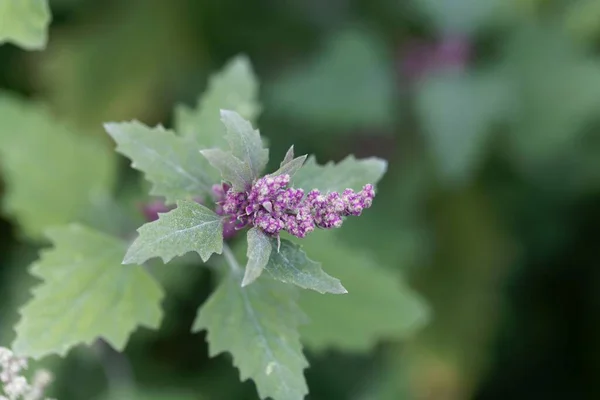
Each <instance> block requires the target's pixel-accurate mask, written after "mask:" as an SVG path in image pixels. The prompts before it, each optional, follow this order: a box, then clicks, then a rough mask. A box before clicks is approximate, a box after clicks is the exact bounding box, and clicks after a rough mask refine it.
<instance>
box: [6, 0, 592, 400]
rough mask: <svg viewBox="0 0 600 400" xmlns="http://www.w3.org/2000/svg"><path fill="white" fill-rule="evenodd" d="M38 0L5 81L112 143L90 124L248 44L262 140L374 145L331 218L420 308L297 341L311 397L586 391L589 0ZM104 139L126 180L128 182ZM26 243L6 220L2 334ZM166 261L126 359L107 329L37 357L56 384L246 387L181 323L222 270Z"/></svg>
mask: <svg viewBox="0 0 600 400" xmlns="http://www.w3.org/2000/svg"><path fill="white" fill-rule="evenodd" d="M50 4H51V8H52V13H53V22H52V24H51V28H50V32H49V45H48V48H47V49H46V50H44V51H40V52H25V51H23V50H21V49H19V48H17V47H14V46H12V45H3V46H0V90H1V91H2V92H9V91H10V92H14V93H20V94H22V95H24V96H26V97H29V98H31V100H32V101H33V100H39V101H42V102H44V103H46V104H47V105H48V107H49V109H50V111H51V112H52V113H54V114H55V115H56V116H58V117H59V118H61V119H62V120H65V121H68V122H69V123H71V124H72V125H73V126H75V127H77V131H78V132H81V134H82V135H83V134H87V135H96V136H98V137H99V138H101V141H102V143H104V145H105V146H106V147H107V148H112V146H113V145H112V143H111V142H110V140H109V139H108V136H106V135H105V133H104V131H103V130H102V125H101V124H102V123H103V122H106V121H120V120H127V119H133V118H135V119H139V120H141V121H143V122H145V123H147V124H157V123H163V124H165V125H170V124H171V121H172V118H173V109H174V105H175V104H179V103H183V104H188V105H193V104H195V102H196V99H197V96H198V95H199V94H200V93H201V92H202V91H203V90H204V89H205V88H206V84H207V78H208V76H210V75H211V74H212V73H214V72H216V71H218V70H219V69H220V68H221V67H222V66H223V65H224V64H225V63H226V62H227V61H228V60H230V59H231V58H233V57H234V56H236V55H238V54H246V55H247V56H248V57H249V58H250V60H251V62H252V64H253V66H254V68H255V71H256V74H257V76H258V77H259V79H260V82H261V86H260V100H261V102H262V104H263V112H262V114H261V116H260V118H259V120H258V126H259V128H260V130H261V133H262V134H263V135H265V136H267V137H268V140H269V142H270V144H271V146H272V154H281V155H282V154H283V153H284V152H285V150H286V149H287V147H289V145H290V144H295V147H296V150H297V153H298V154H304V153H314V154H316V155H317V158H318V159H319V161H320V162H324V161H326V160H328V159H333V160H340V159H341V158H343V157H344V156H345V155H346V154H348V153H353V154H355V155H356V156H357V157H366V156H372V155H375V156H379V157H383V158H386V159H387V160H388V161H389V171H388V174H387V175H386V176H385V177H384V179H383V181H382V182H381V184H380V186H379V192H378V195H377V198H376V201H375V203H374V207H373V208H372V209H371V210H369V212H367V213H365V214H364V216H363V217H361V218H360V219H357V220H356V221H353V222H352V223H348V224H346V225H345V226H344V228H345V229H343V231H342V232H341V235H342V237H343V240H345V241H347V243H348V244H350V245H352V246H353V247H354V248H355V249H357V252H365V253H370V254H373V255H374V257H375V259H376V261H377V263H378V264H380V266H381V267H382V268H386V269H390V270H394V271H399V272H401V273H402V274H404V276H405V277H406V279H407V280H408V282H409V284H410V285H411V286H412V288H414V289H415V290H416V291H417V292H419V293H420V294H421V295H422V296H423V297H424V298H425V299H426V300H427V301H428V303H429V305H430V307H431V310H432V313H431V319H430V321H429V323H428V325H427V326H426V327H425V328H424V329H422V330H420V331H419V332H417V333H416V334H415V335H414V336H412V337H411V338H409V339H407V340H404V341H396V340H383V341H381V343H379V345H377V346H376V348H374V349H373V350H372V351H370V352H361V353H358V354H357V353H349V352H344V351H339V350H335V349H330V350H327V351H321V352H311V351H310V350H308V351H307V355H308V357H309V361H310V362H311V368H310V369H309V370H307V372H306V376H307V380H308V383H309V387H310V390H311V393H310V395H309V397H308V398H309V399H314V400H317V399H318V400H330V399H331V400H338V399H339V400H344V399H349V400H350V399H352V400H395V399H398V400H403V399H407V400H408V399H411V400H412V399H414V400H466V399H476V400H500V399H503V400H504V399H527V400H533V399H544V400H553V399H599V398H600V268H599V267H600V266H599V265H598V260H599V259H600V245H599V244H598V233H599V232H600V229H599V227H600V133H599V129H600V1H598V0H564V1H561V0H304V1H300V0H245V1H241V0H128V1H117V0H105V1H92V0H54V1H52V0H51V1H50ZM1 118H2V117H1V116H0V127H2V124H3V120H2V119H1ZM120 161H121V163H120V165H121V167H122V172H123V173H122V177H121V181H120V185H119V188H120V189H119V190H120V193H129V192H135V191H136V190H135V187H136V182H138V176H137V175H136V174H135V173H134V172H132V171H131V170H130V169H129V166H128V162H127V161H126V160H125V159H124V158H123V159H120ZM275 161H276V160H275ZM27 162H28V163H30V164H31V165H34V166H35V165H36V162H37V160H36V159H33V158H32V159H29V160H27ZM37 167H38V168H40V169H43V168H45V166H44V165H42V164H41V163H40V165H38V166H37ZM1 177H2V173H1V171H0V180H1ZM132 187H133V188H134V189H132ZM1 193H2V192H0V196H1ZM140 193H141V191H140ZM124 196H125V195H124ZM44 200H45V199H44V198H43V197H41V198H39V199H36V201H39V202H43V201H44ZM135 218H138V219H139V218H141V215H138V216H136V217H135ZM36 251H37V248H36V247H35V246H34V245H33V244H31V243H29V242H28V241H26V240H24V239H22V236H21V235H20V233H19V231H18V229H17V227H16V225H15V224H14V223H13V222H12V221H11V220H10V219H9V218H4V219H0V338H2V342H1V343H2V344H4V345H6V344H7V343H8V342H9V341H10V339H11V338H12V337H13V336H14V333H13V331H12V324H13V323H14V321H15V318H16V317H17V311H16V308H17V307H18V306H19V305H20V304H22V303H23V302H24V301H25V300H26V299H27V297H28V296H29V294H28V290H29V288H30V287H31V285H32V283H33V282H34V279H33V278H30V277H28V275H27V273H26V270H25V268H26V266H27V265H28V263H29V262H30V261H31V260H33V259H35V257H36ZM314 258H316V257H314ZM332 262H335V261H332ZM324 264H325V263H324ZM164 268H168V267H164ZM340 268H343V265H342V266H340ZM327 269H328V267H327V264H325V270H327ZM182 271H184V272H185V274H183V273H182ZM167 273H168V272H167ZM172 275H173V276H170V277H168V278H167V279H166V280H167V282H168V285H167V286H168V287H167V292H168V293H169V296H168V298H167V303H166V309H167V311H168V312H167V317H166V320H165V323H164V324H163V328H162V329H161V331H160V332H150V331H148V330H140V331H138V332H137V333H136V334H135V335H134V336H133V339H132V341H131V342H130V344H129V346H128V348H127V350H126V352H125V357H122V356H119V355H118V354H115V353H113V352H112V351H110V349H105V348H103V347H102V344H101V343H100V344H97V345H96V346H95V347H93V349H92V351H90V350H85V349H83V348H78V349H76V350H74V351H73V352H71V354H70V355H69V357H68V358H67V359H66V360H65V361H61V360H59V359H51V360H49V361H47V362H48V363H49V365H51V366H52V369H53V370H54V372H55V373H56V375H57V381H56V382H55V383H54V391H55V393H53V395H54V396H55V397H57V398H58V399H60V400H70V399H76V400H80V399H84V400H85V399H94V398H99V397H98V396H104V395H103V393H105V392H106V391H107V387H109V386H115V385H116V386H119V385H121V383H120V382H121V381H123V380H126V381H131V380H134V381H135V382H136V384H137V386H138V387H139V388H140V389H139V390H140V393H139V394H137V396H138V397H137V398H139V399H151V400H152V399H156V400H162V399H175V400H176V399H190V400H192V399H198V400H199V399H216V400H225V399H235V400H237V399H256V398H257V397H256V396H257V395H256V393H255V389H254V387H253V384H252V383H250V382H245V383H239V380H238V372H237V370H235V369H234V367H233V366H232V365H231V361H230V359H229V358H228V357H226V356H223V355H221V356H219V357H217V358H215V359H209V358H208V355H207V346H206V344H205V340H204V334H191V333H189V327H190V325H191V323H192V320H193V318H194V316H195V313H196V309H197V307H198V305H199V304H201V303H202V302H203V301H204V300H205V299H206V297H207V296H208V295H209V294H210V292H211V288H212V287H213V283H214V279H215V277H214V274H213V273H212V272H211V271H210V270H209V269H206V268H198V267H197V266H195V265H190V266H189V268H188V267H186V269H184V270H182V269H177V270H176V273H172ZM374 290H376V289H374ZM373 313H377V310H373ZM345 318H347V319H348V320H352V318H353V315H352V314H349V315H346V316H345ZM144 388H148V389H147V390H146V392H144ZM114 393H115V391H114V390H113V395H112V396H113V397H111V398H115V399H125V398H129V397H128V396H131V394H127V395H125V394H123V395H118V394H117V395H114Z"/></svg>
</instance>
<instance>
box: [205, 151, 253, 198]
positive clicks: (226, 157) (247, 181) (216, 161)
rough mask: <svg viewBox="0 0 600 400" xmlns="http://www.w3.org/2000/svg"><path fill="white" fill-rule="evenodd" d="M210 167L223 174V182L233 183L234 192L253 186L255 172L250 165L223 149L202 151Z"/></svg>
mask: <svg viewBox="0 0 600 400" xmlns="http://www.w3.org/2000/svg"><path fill="white" fill-rule="evenodd" d="M200 153H201V154H202V155H203V156H204V157H205V158H206V159H207V160H208V162H209V163H210V165H212V166H213V167H215V168H216V169H217V170H218V171H220V172H221V177H222V178H223V180H225V181H227V182H229V183H231V186H232V187H233V190H235V191H237V192H242V191H244V190H246V189H247V188H248V187H250V186H252V181H253V179H254V178H253V175H254V174H253V172H252V170H251V169H250V167H249V165H248V164H247V163H245V162H243V161H242V160H240V159H239V158H237V157H236V156H234V155H233V154H232V153H231V152H229V151H223V150H221V149H206V150H200Z"/></svg>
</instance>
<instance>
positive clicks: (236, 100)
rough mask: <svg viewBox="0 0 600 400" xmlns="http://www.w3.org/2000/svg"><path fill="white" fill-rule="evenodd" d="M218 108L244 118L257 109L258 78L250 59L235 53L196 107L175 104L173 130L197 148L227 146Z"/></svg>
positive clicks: (258, 106)
mask: <svg viewBox="0 0 600 400" xmlns="http://www.w3.org/2000/svg"><path fill="white" fill-rule="evenodd" d="M221 109H227V110H233V111H236V112H237V113H239V114H240V115H241V116H242V117H244V118H245V119H248V120H251V121H252V120H254V119H255V118H256V117H257V115H258V113H259V111H260V105H259V103H258V81H257V79H256V76H255V75H254V72H253V71H252V65H251V64H250V60H249V59H248V57H246V56H242V55H240V56H237V57H235V58H234V59H232V60H231V61H229V62H228V63H227V64H226V65H225V66H224V67H223V69H222V70H221V71H220V72H219V73H217V74H215V75H213V76H212V77H211V78H210V80H209V82H208V89H207V90H206V92H205V93H203V94H202V96H201V97H200V99H199V101H198V105H197V106H196V109H194V110H192V109H190V108H188V107H186V106H179V107H177V108H176V110H175V127H176V129H175V130H176V131H177V133H179V134H181V135H183V136H188V137H192V138H194V139H195V140H196V141H197V142H198V144H199V145H200V147H201V148H215V147H216V148H222V149H225V148H227V142H226V141H225V128H224V127H223V124H222V123H221V121H220V115H219V112H220V110H221Z"/></svg>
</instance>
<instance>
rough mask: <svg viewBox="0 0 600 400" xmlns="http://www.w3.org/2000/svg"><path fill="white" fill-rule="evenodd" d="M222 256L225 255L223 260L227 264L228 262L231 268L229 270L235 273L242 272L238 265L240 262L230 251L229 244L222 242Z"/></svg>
mask: <svg viewBox="0 0 600 400" xmlns="http://www.w3.org/2000/svg"><path fill="white" fill-rule="evenodd" d="M223 256H224V257H225V261H227V264H229V268H231V272H233V273H235V274H239V273H241V272H242V267H240V264H239V263H238V261H237V260H236V258H235V256H234V255H233V252H232V251H231V249H230V248H229V246H228V245H227V244H225V243H223Z"/></svg>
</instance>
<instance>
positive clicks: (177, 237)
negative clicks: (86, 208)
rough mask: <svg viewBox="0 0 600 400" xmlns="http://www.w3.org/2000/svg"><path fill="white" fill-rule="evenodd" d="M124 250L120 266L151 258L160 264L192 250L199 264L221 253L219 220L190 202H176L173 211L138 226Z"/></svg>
mask: <svg viewBox="0 0 600 400" xmlns="http://www.w3.org/2000/svg"><path fill="white" fill-rule="evenodd" d="M138 233H139V236H138V237H137V238H136V239H135V241H134V242H133V243H132V244H131V246H130V247H129V250H127V254H125V258H124V259H123V263H124V264H142V263H143V262H145V261H146V260H148V259H150V258H153V257H160V258H161V259H162V260H163V262H164V263H167V262H169V261H170V260H171V259H172V258H173V257H176V256H181V255H183V254H185V253H188V252H190V251H195V252H196V253H198V254H199V255H200V257H201V258H202V260H203V261H207V260H208V259H209V258H210V256H211V255H212V254H213V253H217V254H221V251H223V219H222V218H221V217H220V216H218V215H217V214H215V213H214V212H213V211H211V210H209V209H208V208H206V207H204V206H203V205H201V204H198V203H196V202H194V201H185V200H182V201H178V202H177V208H176V209H174V210H172V211H169V212H168V213H165V214H159V216H158V219H157V220H156V221H153V222H149V223H147V224H144V225H142V226H141V227H140V228H139V229H138Z"/></svg>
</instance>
